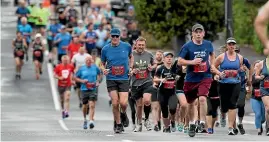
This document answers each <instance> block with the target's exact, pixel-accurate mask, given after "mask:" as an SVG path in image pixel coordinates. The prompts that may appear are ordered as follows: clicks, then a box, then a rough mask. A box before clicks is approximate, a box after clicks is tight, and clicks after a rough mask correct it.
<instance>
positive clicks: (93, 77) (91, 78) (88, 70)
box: [76, 64, 100, 91]
mask: <svg viewBox="0 0 269 142" xmlns="http://www.w3.org/2000/svg"><path fill="white" fill-rule="evenodd" d="M97 75H100V70H99V68H98V67H97V66H96V65H95V64H92V65H91V66H90V67H88V66H87V65H83V66H81V67H80V68H79V70H78V71H77V73H76V77H78V78H80V79H82V80H88V82H89V83H96V81H97ZM80 90H82V91H87V90H96V88H95V87H94V88H92V89H88V88H87V87H86V84H84V83H81V87H80Z"/></svg>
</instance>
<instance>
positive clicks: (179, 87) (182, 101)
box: [172, 60, 188, 132]
mask: <svg viewBox="0 0 269 142" xmlns="http://www.w3.org/2000/svg"><path fill="white" fill-rule="evenodd" d="M172 68H173V69H174V70H176V74H177V75H178V76H179V79H178V80H177V82H176V95H177V99H178V101H179V104H178V107H179V109H177V114H178V117H177V121H178V124H177V129H178V131H180V132H182V131H183V129H184V119H185V118H186V114H187V113H186V110H187V107H188V103H187V100H186V97H185V94H184V91H183V86H184V80H185V76H186V66H179V65H178V60H176V61H175V62H174V64H173V67H172Z"/></svg>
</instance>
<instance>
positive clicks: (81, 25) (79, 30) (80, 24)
mask: <svg viewBox="0 0 269 142" xmlns="http://www.w3.org/2000/svg"><path fill="white" fill-rule="evenodd" d="M84 31H87V29H86V27H85V25H84V22H83V21H82V20H78V26H77V27H75V28H74V30H73V33H72V36H80V35H81V34H82V33H84Z"/></svg>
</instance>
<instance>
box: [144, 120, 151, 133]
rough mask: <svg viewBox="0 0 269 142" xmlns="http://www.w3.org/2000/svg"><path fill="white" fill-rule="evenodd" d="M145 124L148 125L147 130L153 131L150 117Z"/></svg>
mask: <svg viewBox="0 0 269 142" xmlns="http://www.w3.org/2000/svg"><path fill="white" fill-rule="evenodd" d="M144 126H145V127H146V129H147V131H151V130H152V126H151V123H150V121H149V120H148V119H147V120H145V122H144Z"/></svg>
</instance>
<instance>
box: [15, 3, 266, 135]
mask: <svg viewBox="0 0 269 142" xmlns="http://www.w3.org/2000/svg"><path fill="white" fill-rule="evenodd" d="M85 5H86V8H85ZM87 6H89V8H87ZM81 7H82V8H81V12H79V11H78V10H77V9H76V8H75V6H74V3H73V2H72V1H71V2H70V3H67V2H66V1H65V0H59V1H53V0H52V1H51V5H50V7H45V6H44V3H35V2H30V4H29V5H28V6H26V3H25V2H24V1H20V5H19V7H18V9H17V11H16V15H17V16H18V26H17V32H16V38H15V39H14V40H13V41H12V47H13V49H14V58H15V63H16V75H15V77H16V79H21V70H22V67H23V64H24V60H25V61H28V60H29V55H31V56H32V61H33V63H34V66H35V75H34V77H35V78H36V79H37V80H39V79H40V75H42V63H43V62H44V61H45V59H48V61H49V62H50V63H51V64H52V65H53V66H54V76H55V78H56V79H57V80H58V91H59V97H60V101H61V107H62V118H63V119H66V118H68V117H69V111H70V110H69V100H70V94H71V87H74V89H75V90H76V94H77V95H78V102H79V107H80V108H82V114H83V118H84V122H83V129H88V127H89V128H90V129H93V128H94V127H95V123H94V120H95V117H94V116H95V105H96V101H97V100H98V95H106V94H98V87H99V85H100V83H101V82H102V81H103V78H105V79H106V86H107V91H108V94H109V96H110V98H111V102H110V103H111V106H112V112H113V118H114V124H113V128H114V131H115V133H121V132H123V131H124V127H128V126H129V118H128V116H127V112H126V110H127V107H128V105H129V107H130V108H131V113H130V114H131V123H132V126H133V131H134V132H141V131H142V129H143V124H144V127H145V129H146V131H151V130H152V129H153V130H154V131H161V130H162V131H163V132H165V133H171V132H175V131H180V132H184V133H187V134H188V135H189V136H190V137H194V136H195V134H196V133H208V134H213V133H214V132H215V131H214V130H215V129H214V128H215V127H219V125H220V126H221V127H226V121H227V122H228V126H227V128H228V135H237V134H238V132H240V133H241V134H245V133H246V131H245V129H244V127H243V118H244V114H245V109H244V107H245V99H246V94H247V93H250V94H251V106H252V109H253V111H254V113H255V128H256V129H257V134H258V135H262V134H263V131H265V133H266V135H267V136H269V77H268V75H269V68H268V66H269V63H268V62H269V60H268V59H267V58H266V59H265V60H262V61H255V63H253V64H251V63H250V62H249V61H248V60H247V59H246V58H244V57H243V55H241V54H240V49H239V48H238V46H237V44H236V43H237V42H236V39H234V38H232V37H231V38H228V39H227V40H226V44H225V45H224V46H223V47H221V49H222V53H221V54H220V55H218V56H217V57H216V56H215V54H214V48H213V45H212V43H211V42H210V41H208V40H205V39H204V35H205V31H204V27H203V26H202V25H200V24H195V25H194V26H193V27H192V35H191V37H192V39H191V41H188V42H187V43H185V44H184V45H183V47H182V48H181V51H180V52H179V53H178V54H177V55H174V54H173V53H171V52H164V51H161V50H158V51H157V52H156V54H155V55H153V54H152V53H151V52H150V51H148V50H147V49H146V47H147V40H146V39H145V38H143V37H141V32H140V31H139V30H138V29H137V22H136V21H135V19H134V7H133V6H129V8H128V12H127V13H128V14H127V16H126V17H125V18H124V20H123V21H122V22H123V23H124V24H123V25H124V26H123V27H115V25H113V20H114V19H115V14H114V12H113V11H111V7H110V6H109V5H107V6H106V7H91V6H90V4H89V3H87V1H81ZM79 13H81V14H79ZM268 19H269V18H268ZM267 43H268V42H267ZM46 52H48V54H45V53H46ZM264 53H265V54H268V53H269V47H266V48H264ZM24 58H25V59H24ZM218 112H220V114H219V113H218ZM96 113H98V112H96ZM87 115H88V116H87ZM150 115H151V117H150ZM237 116H238V117H237ZM87 117H89V118H87ZM88 120H89V122H88ZM263 123H266V124H265V128H263V126H262V124H263ZM152 125H153V126H152Z"/></svg>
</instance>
